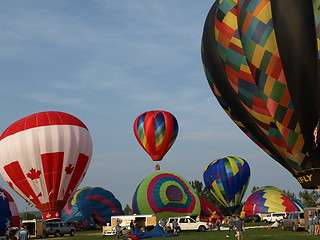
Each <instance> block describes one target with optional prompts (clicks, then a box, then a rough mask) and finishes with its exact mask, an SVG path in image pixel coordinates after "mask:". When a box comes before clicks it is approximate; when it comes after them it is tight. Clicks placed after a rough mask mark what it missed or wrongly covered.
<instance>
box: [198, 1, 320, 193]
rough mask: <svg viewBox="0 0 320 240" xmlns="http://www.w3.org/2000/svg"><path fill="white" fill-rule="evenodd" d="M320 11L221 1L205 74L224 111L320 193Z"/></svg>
mask: <svg viewBox="0 0 320 240" xmlns="http://www.w3.org/2000/svg"><path fill="white" fill-rule="evenodd" d="M319 4H320V3H319V1H311V0H305V1H300V0H281V1H280V0H255V1H251V0H231V1H229V0H220V1H216V2H215V3H214V4H213V6H212V8H211V10H210V11H209V14H208V16H207V19H206V22H205V26H204V31H203V37H202V60H203V66H204V70H205V73H206V77H207V80H208V82H209V85H210V87H211V90H212V91H213V93H214V95H215V96H216V98H217V100H218V101H219V103H220V105H221V106H222V107H223V109H224V110H225V111H226V113H227V114H228V115H229V117H230V118H231V119H232V120H233V121H234V122H235V123H236V124H237V125H238V126H239V128H240V129H241V130H242V131H243V132H244V133H245V134H246V135H247V136H248V137H249V138H251V139H252V140H253V141H254V142H255V143H256V144H257V145H258V146H259V147H260V148H262V149H263V150H264V151H265V152H266V153H267V154H269V155H270V156H271V157H272V158H273V159H275V160H276V161H277V162H279V163H280V164H281V165H282V166H283V167H285V168H286V169H287V170H288V171H290V172H291V173H292V174H293V176H294V177H296V179H297V180H298V181H299V183H301V185H302V187H304V188H317V187H318V186H320V155H319V148H320V147H319V140H320V137H319V136H320V133H319V130H320V129H319V123H318V121H319V118H320V107H319V106H320V81H319V77H320V75H319V74H318V72H319V70H320V69H319V66H320V65H318V62H319V58H320V57H319V53H320V51H319V50H320V45H319V44H318V45H317V42H319V40H320V39H319V36H320V28H319V23H320V18H319V17H318V16H319V13H320V6H319ZM289 6H290V7H289Z"/></svg>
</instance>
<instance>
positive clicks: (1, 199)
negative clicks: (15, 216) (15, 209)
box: [0, 189, 12, 236]
mask: <svg viewBox="0 0 320 240" xmlns="http://www.w3.org/2000/svg"><path fill="white" fill-rule="evenodd" d="M11 221H12V213H11V210H10V206H9V200H8V198H7V196H6V194H5V192H4V191H3V190H2V189H0V236H4V235H5V233H6V230H7V228H9V227H11Z"/></svg>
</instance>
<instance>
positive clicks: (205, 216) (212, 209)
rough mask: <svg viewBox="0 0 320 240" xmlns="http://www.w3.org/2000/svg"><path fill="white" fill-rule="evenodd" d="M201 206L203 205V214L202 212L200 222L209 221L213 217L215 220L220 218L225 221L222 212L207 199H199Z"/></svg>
mask: <svg viewBox="0 0 320 240" xmlns="http://www.w3.org/2000/svg"><path fill="white" fill-rule="evenodd" d="M199 199H200V204H201V212H200V220H201V221H204V222H206V221H208V220H209V219H210V218H211V217H213V218H220V219H223V217H224V216H223V213H222V212H221V210H220V209H219V208H218V207H217V206H216V205H214V204H213V203H211V202H209V201H208V200H207V199H204V198H202V197H199Z"/></svg>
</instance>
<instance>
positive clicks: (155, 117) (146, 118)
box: [133, 111, 179, 161]
mask: <svg viewBox="0 0 320 240" xmlns="http://www.w3.org/2000/svg"><path fill="white" fill-rule="evenodd" d="M178 130H179V127H178V122H177V119H176V118H175V117H174V116H173V115H172V114H171V113H169V112H166V111H149V112H145V113H142V114H140V115H139V116H138V117H137V118H136V120H135V121H134V125H133V131H134V134H135V136H136V138H137V140H138V142H139V144H140V145H141V147H142V148H143V149H144V150H145V151H146V152H147V153H148V154H149V155H150V157H151V158H152V160H153V161H160V160H162V158H163V156H164V155H165V154H166V153H167V152H168V151H169V149H170V148H171V146H172V145H173V143H174V141H175V140H176V138H177V135H178Z"/></svg>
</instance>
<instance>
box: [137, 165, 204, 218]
mask: <svg viewBox="0 0 320 240" xmlns="http://www.w3.org/2000/svg"><path fill="white" fill-rule="evenodd" d="M200 210H201V207H200V201H199V197H198V196H197V194H196V193H195V192H194V190H193V188H192V186H191V185H190V183H189V182H188V181H186V180H185V179H184V178H183V177H182V176H180V175H178V174H176V173H173V172H165V171H160V172H156V173H153V174H151V175H149V176H148V177H146V178H145V179H144V180H142V182H141V183H140V184H139V186H138V187H137V189H136V191H135V193H134V196H133V199H132V211H133V213H134V214H155V215H156V217H157V219H160V218H164V219H167V218H169V217H173V216H183V215H193V214H196V215H199V214H200Z"/></svg>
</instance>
